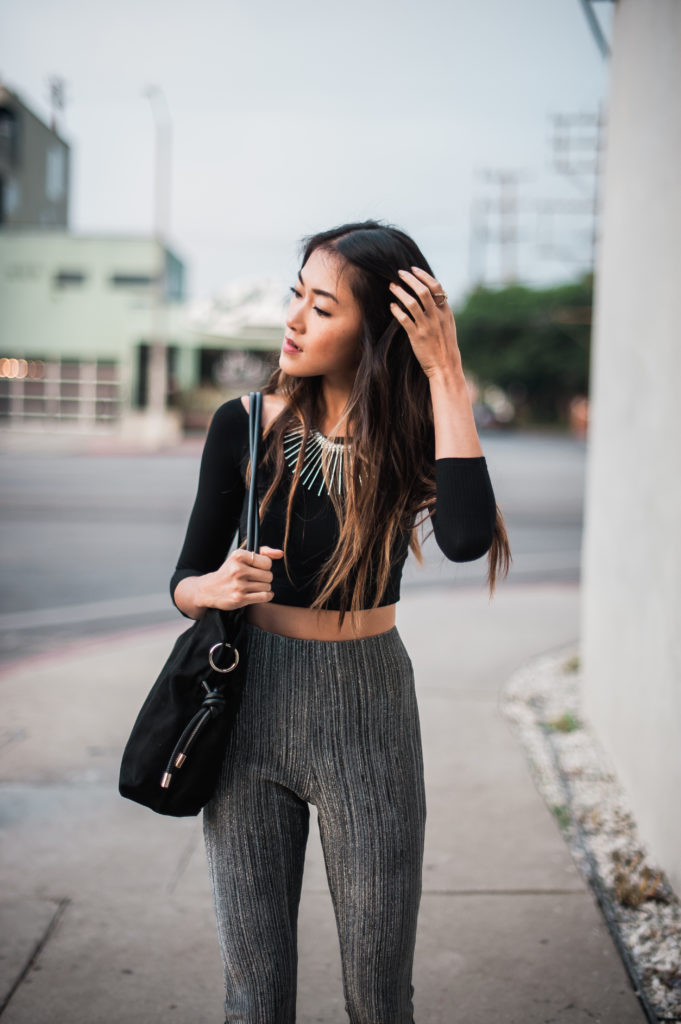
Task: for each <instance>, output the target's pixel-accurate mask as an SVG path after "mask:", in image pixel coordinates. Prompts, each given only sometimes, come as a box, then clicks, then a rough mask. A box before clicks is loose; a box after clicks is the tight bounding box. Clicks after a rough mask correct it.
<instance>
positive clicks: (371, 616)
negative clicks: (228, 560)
mask: <svg viewBox="0 0 681 1024" xmlns="http://www.w3.org/2000/svg"><path fill="white" fill-rule="evenodd" d="M396 608H397V605H396V604H385V605H382V606H381V607H379V608H366V609H363V610H362V611H360V612H358V613H357V631H356V632H355V630H354V629H353V624H352V619H351V616H350V612H347V613H346V615H345V619H344V621H343V625H342V627H341V628H340V629H339V628H338V612H337V611H329V609H328V608H322V609H317V608H297V607H294V606H293V605H290V604H275V603H274V601H267V602H265V603H263V604H249V605H247V607H246V621H247V622H250V623H251V624H252V625H254V626H259V627H260V629H266V630H267V631H268V632H270V633H280V634H281V635H282V636H291V637H297V638H298V639H300V640H358V639H360V638H361V637H365V636H375V635H376V634H377V633H387V632H388V630H390V629H392V627H393V626H394V625H395V609H396Z"/></svg>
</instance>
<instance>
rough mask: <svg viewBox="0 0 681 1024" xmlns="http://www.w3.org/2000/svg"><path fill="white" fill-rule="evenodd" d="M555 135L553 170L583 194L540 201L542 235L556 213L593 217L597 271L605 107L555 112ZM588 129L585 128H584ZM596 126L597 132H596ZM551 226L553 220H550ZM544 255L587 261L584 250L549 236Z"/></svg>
mask: <svg viewBox="0 0 681 1024" xmlns="http://www.w3.org/2000/svg"><path fill="white" fill-rule="evenodd" d="M553 128H554V134H553V136H552V138H551V140H550V141H551V145H552V149H553V160H552V166H553V168H554V170H556V171H558V173H559V174H562V175H563V177H565V178H567V180H568V181H569V182H570V184H571V185H572V186H573V187H574V188H575V189H576V191H577V192H578V193H579V194H580V197H581V198H574V199H546V200H540V201H539V202H538V203H537V208H538V211H539V218H540V226H539V230H540V235H541V231H542V221H545V220H546V219H548V218H552V217H553V215H554V214H556V213H567V214H569V215H578V216H582V217H583V216H584V215H585V214H587V215H590V217H591V230H590V242H589V245H590V252H589V259H588V262H589V267H590V272H591V273H594V270H595V265H596V246H597V242H598V208H599V189H598V186H599V174H600V159H601V136H602V128H603V114H602V106H601V105H600V104H599V108H598V111H597V113H596V114H574V115H567V114H556V115H554V116H553ZM584 129H586V131H585V130H584ZM594 129H595V132H594ZM585 176H590V177H592V181H591V183H587V182H585V180H584V179H585ZM549 223H550V225H551V229H552V227H553V221H552V220H551V221H550V222H549ZM539 249H540V252H541V254H542V255H543V256H547V257H549V258H550V257H554V258H558V259H559V260H561V261H563V262H572V263H581V264H584V262H585V260H584V255H583V253H579V252H575V251H572V252H571V251H570V250H569V249H566V248H564V247H562V246H560V245H559V244H557V243H556V242H554V241H553V239H552V238H551V237H550V236H549V239H548V241H541V240H540V242H539Z"/></svg>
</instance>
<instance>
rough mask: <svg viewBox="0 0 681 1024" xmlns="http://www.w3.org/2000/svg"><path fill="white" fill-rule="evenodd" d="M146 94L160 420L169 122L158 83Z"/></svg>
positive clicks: (150, 377) (152, 397) (153, 371)
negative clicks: (150, 125) (151, 136)
mask: <svg viewBox="0 0 681 1024" xmlns="http://www.w3.org/2000/svg"><path fill="white" fill-rule="evenodd" d="M145 95H146V96H147V97H148V98H149V100H150V102H151V109H152V113H153V116H154V127H155V145H154V241H155V248H156V268H155V273H154V281H153V286H152V295H153V297H152V317H151V321H152V329H151V342H150V346H149V364H148V367H147V409H148V412H149V414H151V416H153V417H158V418H159V419H162V418H163V417H164V415H165V410H166V396H167V369H166V366H167V355H166V353H167V341H168V325H167V313H168V307H167V300H166V255H165V245H166V241H167V238H168V233H169V230H170V146H171V122H170V112H169V110H168V105H167V103H166V101H165V97H164V95H163V92H162V91H161V89H160V88H159V87H158V86H157V85H150V86H147V88H146V89H145Z"/></svg>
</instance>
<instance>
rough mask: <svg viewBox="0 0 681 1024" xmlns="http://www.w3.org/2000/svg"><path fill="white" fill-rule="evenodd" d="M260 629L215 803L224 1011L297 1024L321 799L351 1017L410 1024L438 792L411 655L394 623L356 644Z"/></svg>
mask: <svg viewBox="0 0 681 1024" xmlns="http://www.w3.org/2000/svg"><path fill="white" fill-rule="evenodd" d="M247 630H248V652H247V653H248V665H247V670H246V682H245V687H244V694H243V698H242V703H241V707H240V709H239V712H238V715H237V718H236V722H235V724H234V728H233V730H232V733H231V735H230V737H229V740H228V742H227V745H226V753H225V760H224V763H223V767H222V773H221V777H220V780H219V783H218V788H217V791H216V792H215V794H214V795H213V797H212V798H211V800H210V801H209V803H208V804H207V805H206V806H205V808H204V810H203V829H204V838H205V844H206V853H207V859H208V867H209V879H210V885H211V890H212V893H213V899H214V901H215V911H216V917H217V929H218V938H219V943H220V951H221V954H222V963H223V970H224V982H225V1017H226V1020H227V1021H228V1022H229V1024H233V1022H237V1021H238V1022H243V1024H293V1022H294V1021H295V1018H296V980H297V967H298V953H297V919H298V906H299V901H300V894H301V885H302V875H303V864H304V859H305V847H306V843H307V837H308V830H309V817H310V811H309V807H308V804H310V803H312V804H315V806H316V808H317V817H318V822H319V832H320V839H321V843H322V848H323V853H324V862H325V866H326V873H327V877H328V881H329V889H330V892H331V898H332V901H333V907H334V912H335V917H336V924H337V927H338V937H339V940H340V952H341V962H342V977H343V992H344V996H345V1009H346V1012H347V1014H348V1016H349V1018H350V1021H351V1022H352V1024H413V1020H414V1018H413V1002H412V997H413V995H414V987H413V985H412V977H411V976H412V963H413V957H414V947H415V939H416V923H417V915H418V909H419V902H420V898H421V880H422V865H423V842H424V832H425V820H426V800H425V788H424V778H423V756H422V748H421V732H420V724H419V713H418V707H417V702H416V694H415V689H414V672H413V668H412V662H411V659H410V657H409V655H408V653H407V650H406V648H405V646H404V644H403V642H402V638H401V637H400V635H399V633H398V631H397V627H396V626H393V627H392V629H390V630H388V632H384V633H379V634H376V635H374V636H369V637H361V638H359V639H351V640H302V639H298V638H293V637H288V636H283V635H281V634H278V633H271V632H269V631H267V630H263V629H261V628H260V627H258V626H254V625H252V624H250V623H249V624H248V627H247ZM320 1009H321V1008H320Z"/></svg>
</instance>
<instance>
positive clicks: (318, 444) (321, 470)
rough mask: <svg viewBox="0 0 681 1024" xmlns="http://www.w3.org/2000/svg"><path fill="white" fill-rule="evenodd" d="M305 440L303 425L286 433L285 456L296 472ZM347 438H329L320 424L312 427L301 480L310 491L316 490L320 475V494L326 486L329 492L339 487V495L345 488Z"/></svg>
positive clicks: (292, 469)
mask: <svg viewBox="0 0 681 1024" xmlns="http://www.w3.org/2000/svg"><path fill="white" fill-rule="evenodd" d="M302 443H303V427H302V426H300V425H298V426H296V427H291V428H290V429H289V430H287V431H286V432H285V434H284V458H285V459H286V462H287V463H288V466H289V468H290V470H291V472H292V473H295V469H296V463H297V461H298V454H299V452H300V448H301V445H302ZM344 450H345V445H344V441H343V439H342V438H341V439H337V438H334V437H325V436H324V434H322V432H321V430H318V429H317V427H311V428H310V432H309V434H308V436H307V444H306V445H305V453H304V455H303V466H302V469H301V474H300V480H301V483H302V484H304V485H305V487H307V489H308V490H310V491H311V490H314V488H315V487H316V485H317V480H318V478H319V477H320V474H321V479H320V482H319V489H318V490H317V494H318V495H319V494H321V493H322V491H323V490H324V487H325V486H326V489H327V491H329V492H330V491H331V489H332V488H334V487H335V488H336V489H337V491H338V493H339V494H342V491H343V453H344Z"/></svg>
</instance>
